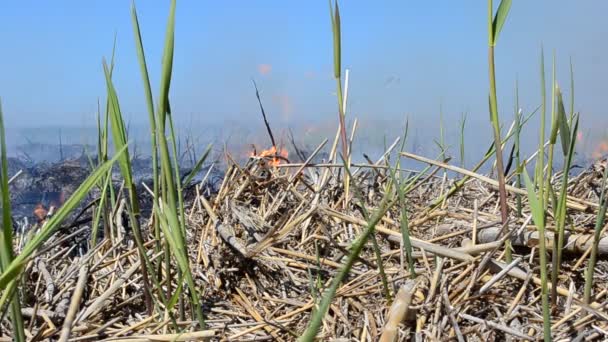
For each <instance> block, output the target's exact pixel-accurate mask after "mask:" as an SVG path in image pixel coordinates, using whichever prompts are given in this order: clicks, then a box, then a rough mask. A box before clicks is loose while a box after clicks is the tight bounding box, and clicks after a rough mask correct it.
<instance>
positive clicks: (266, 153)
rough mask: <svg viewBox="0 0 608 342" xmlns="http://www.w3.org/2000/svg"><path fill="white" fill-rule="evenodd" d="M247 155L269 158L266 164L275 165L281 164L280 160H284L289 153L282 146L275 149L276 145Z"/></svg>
mask: <svg viewBox="0 0 608 342" xmlns="http://www.w3.org/2000/svg"><path fill="white" fill-rule="evenodd" d="M249 156H250V157H257V158H264V159H269V161H268V165H270V166H277V165H279V164H281V161H285V160H286V159H287V157H288V156H289V153H288V152H287V150H286V149H284V148H279V149H278V151H277V147H276V146H272V147H271V148H269V149H267V150H263V151H261V152H260V153H259V154H256V153H255V152H251V154H250V155H249Z"/></svg>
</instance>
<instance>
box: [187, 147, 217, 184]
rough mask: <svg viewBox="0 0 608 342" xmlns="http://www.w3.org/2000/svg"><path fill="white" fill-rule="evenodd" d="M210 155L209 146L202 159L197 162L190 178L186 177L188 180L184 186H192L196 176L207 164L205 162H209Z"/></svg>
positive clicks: (189, 175)
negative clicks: (191, 183)
mask: <svg viewBox="0 0 608 342" xmlns="http://www.w3.org/2000/svg"><path fill="white" fill-rule="evenodd" d="M209 153H211V145H208V146H207V148H206V149H205V152H204V153H203V155H202V156H201V158H200V159H199V160H198V161H197V162H196V165H194V167H193V168H192V170H190V173H189V174H188V176H186V179H185V180H184V182H183V186H186V185H188V184H190V182H191V181H192V179H193V178H194V176H196V174H197V173H198V172H199V171H200V170H201V167H202V166H203V164H204V163H205V160H207V157H209Z"/></svg>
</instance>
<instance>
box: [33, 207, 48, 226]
mask: <svg viewBox="0 0 608 342" xmlns="http://www.w3.org/2000/svg"><path fill="white" fill-rule="evenodd" d="M48 213H49V211H48V210H46V208H45V207H44V205H42V204H41V203H38V204H36V207H35V208H34V216H36V218H37V219H38V222H42V221H44V220H45V219H46V215H47V214H48Z"/></svg>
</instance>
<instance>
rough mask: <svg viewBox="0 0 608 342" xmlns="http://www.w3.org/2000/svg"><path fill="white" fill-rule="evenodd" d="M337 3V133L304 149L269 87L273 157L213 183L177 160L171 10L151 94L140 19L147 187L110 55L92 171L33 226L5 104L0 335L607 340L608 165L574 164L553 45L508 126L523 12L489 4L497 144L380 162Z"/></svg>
mask: <svg viewBox="0 0 608 342" xmlns="http://www.w3.org/2000/svg"><path fill="white" fill-rule="evenodd" d="M329 7H330V14H331V15H330V19H331V25H332V34H333V38H334V76H335V79H336V94H337V113H338V120H337V124H336V126H337V127H338V128H337V130H336V134H335V136H332V137H329V139H325V140H324V141H323V142H322V143H320V144H319V145H318V147H317V148H316V149H315V150H314V151H313V152H311V153H305V152H303V151H301V150H299V149H298V146H297V145H296V144H295V143H294V144H293V146H292V147H293V148H290V151H289V153H288V151H287V150H286V149H285V148H283V147H281V146H280V145H279V144H277V142H276V141H275V138H274V136H273V133H272V129H271V125H270V123H269V121H268V119H267V116H266V113H265V111H264V106H263V104H262V103H263V99H262V98H260V95H259V93H258V92H257V85H255V83H254V86H255V88H256V89H255V90H256V95H257V99H258V101H259V104H260V111H261V114H262V118H263V120H264V123H265V125H266V128H267V133H268V136H269V140H270V148H269V149H268V150H264V151H261V152H257V151H256V152H254V153H252V155H251V157H250V158H249V159H248V160H247V162H246V163H239V162H236V161H234V159H233V158H232V156H231V155H230V153H229V151H225V154H224V159H225V160H226V166H225V168H224V170H223V178H222V179H221V182H220V184H218V187H217V188H216V189H215V191H209V188H208V184H207V181H208V178H207V176H209V172H207V174H206V176H203V177H202V178H201V174H204V172H203V170H205V169H206V170H210V168H209V164H210V163H209V162H208V157H209V155H210V153H211V152H210V151H211V148H210V147H209V148H208V149H207V150H206V152H205V153H204V154H203V155H202V156H200V158H198V160H197V161H196V162H194V163H193V167H192V168H191V169H189V170H187V171H186V170H182V169H181V168H180V166H181V165H180V163H179V162H178V160H179V154H180V153H179V147H178V143H177V141H178V139H176V136H175V131H174V126H173V114H172V113H171V106H170V101H169V90H170V83H171V82H170V81H171V73H172V65H173V48H174V46H173V45H174V35H175V32H174V29H175V10H176V1H175V0H173V1H172V3H171V9H170V14H169V20H168V24H167V33H166V37H165V49H164V54H163V61H162V65H161V70H162V72H161V78H160V85H159V92H158V93H157V94H155V95H153V92H152V86H151V84H150V80H149V77H148V64H147V62H146V57H145V55H144V49H143V42H142V34H141V32H140V29H139V24H138V19H137V13H136V10H135V7H134V6H133V7H132V20H133V29H134V35H135V38H136V49H137V52H138V58H139V64H140V66H141V74H142V81H143V90H144V94H145V96H146V103H147V112H148V115H149V122H150V137H151V139H150V140H151V151H153V153H152V156H151V166H152V171H151V179H150V180H149V181H146V182H144V184H137V183H140V180H138V178H137V177H136V176H135V175H136V173H137V172H140V171H141V170H138V169H137V167H136V166H134V160H135V159H134V158H132V155H133V151H132V146H131V145H130V144H129V140H128V134H127V129H126V125H125V121H124V118H123V115H122V113H121V109H120V101H119V96H118V94H117V92H116V89H115V88H114V83H113V80H112V72H113V67H114V57H113V56H114V55H113V54H112V58H111V59H110V60H109V61H105V60H104V63H103V66H104V72H105V80H106V86H107V99H106V103H105V106H104V112H101V113H99V115H98V118H97V122H98V139H97V144H96V149H97V150H96V151H94V152H95V154H96V155H95V156H94V157H90V158H89V159H88V163H89V167H90V170H91V171H90V173H89V174H88V175H87V176H86V177H85V179H84V180H83V181H82V183H80V184H74V186H73V189H71V190H70V191H69V193H67V194H65V198H64V197H63V196H64V194H63V192H62V194H61V205H60V206H58V207H57V208H53V209H51V210H49V211H47V210H46V208H44V210H42V209H43V208H37V210H38V211H36V212H35V215H36V217H37V222H34V223H27V221H26V223H25V224H22V225H21V226H19V224H18V223H17V221H15V220H13V215H12V213H11V200H10V199H11V198H12V197H11V191H15V190H14V189H15V187H14V184H12V183H13V182H18V181H19V177H23V175H22V172H21V171H19V172H16V173H14V174H9V171H8V170H9V167H8V157H7V153H6V141H5V130H4V123H3V120H2V110H1V107H0V143H1V146H0V147H1V163H2V168H1V172H0V190H1V194H2V230H1V231H0V243H1V244H2V246H1V247H0V342H5V341H18V342H21V341H62V342H65V341H100V340H101V341H133V342H134V341H138V342H139V341H194V340H213V341H266V340H271V341H275V340H276V341H295V340H299V341H313V340H322V341H403V340H415V341H452V340H453V341H507V340H508V341H522V340H529V341H536V340H542V339H544V340H545V341H551V340H555V341H601V340H607V339H608V313H607V312H606V310H607V309H606V304H607V303H608V288H607V286H606V284H608V279H607V277H608V263H607V262H606V257H607V256H608V236H607V235H606V225H605V215H606V208H607V206H608V200H607V199H606V188H607V186H606V180H607V177H608V166H607V162H606V160H605V159H601V158H600V159H598V160H596V161H595V162H594V163H592V164H591V165H589V166H587V167H586V168H584V169H582V171H581V170H580V169H578V170H577V171H576V172H575V171H574V160H575V155H576V142H577V139H576V138H577V133H578V121H579V115H578V113H576V112H575V109H574V108H575V104H574V98H570V99H564V97H563V94H562V91H561V89H560V86H559V85H558V81H557V80H556V77H555V64H554V65H553V70H554V71H553V77H552V79H551V80H550V81H549V82H547V81H546V80H545V66H544V60H545V58H544V56H542V52H541V61H540V64H541V65H540V70H541V72H540V77H541V84H542V86H541V88H540V89H539V95H540V105H539V106H538V108H537V109H536V110H535V111H534V112H533V113H529V114H524V113H522V112H521V110H518V108H519V103H516V104H515V108H516V110H515V112H514V113H513V118H514V119H513V121H512V123H511V124H510V125H508V126H507V125H504V126H503V125H502V124H501V123H502V120H501V117H500V116H499V113H501V114H502V116H503V119H504V115H505V114H504V113H505V112H504V109H503V110H502V111H499V107H498V101H497V89H496V82H495V77H496V76H495V73H496V70H495V65H494V49H495V48H497V42H498V36H499V33H500V31H501V30H502V28H503V25H504V24H505V23H506V21H507V17H508V13H509V9H510V7H511V1H508V0H502V1H500V4H499V5H498V6H494V4H493V3H492V1H491V0H490V1H488V9H489V11H488V56H489V59H488V60H489V66H490V68H489V74H488V75H489V81H490V82H489V99H488V100H489V109H490V118H491V120H490V122H489V123H488V128H489V129H491V130H492V132H493V136H494V140H493V141H491V142H487V147H488V148H487V152H486V153H485V155H483V156H481V157H480V158H479V161H478V162H477V163H476V164H475V165H474V166H473V167H470V168H464V167H463V166H462V165H460V166H456V165H454V163H450V161H451V158H450V157H449V153H450V152H451V151H449V150H448V149H447V147H446V146H445V144H444V143H443V137H441V139H440V141H439V143H438V145H439V148H440V154H439V156H437V157H436V158H429V157H428V156H421V155H417V154H413V153H410V152H408V151H407V150H405V149H404V146H405V141H406V140H407V133H408V132H407V126H406V128H405V131H404V133H403V136H402V137H399V138H397V139H395V140H394V143H393V144H391V145H390V146H388V147H387V148H386V150H385V151H384V152H383V153H382V154H381V155H377V156H367V155H365V159H366V162H363V163H356V162H354V161H353V151H352V146H353V140H354V139H355V137H356V130H357V120H356V119H352V120H351V119H350V118H349V117H348V116H347V113H346V109H347V106H346V103H347V101H348V84H349V80H348V72H346V73H344V75H343V72H342V66H341V46H340V44H341V38H340V34H341V33H340V21H341V18H340V13H339V8H338V4H337V3H335V4H332V3H331V2H330V6H329ZM571 70H572V68H571ZM573 79H574V76H573V72H572V73H571V80H570V83H569V84H570V87H571V88H572V89H571V92H570V94H574V81H573ZM547 84H548V86H547ZM546 88H548V89H550V91H549V94H547V92H546ZM501 108H503V107H501ZM347 119H348V120H347ZM531 119H534V120H539V121H540V131H538V132H535V131H534V130H530V129H527V127H528V126H527V124H528V123H529V122H530V120H531ZM464 124H465V123H464V120H463V122H462V129H461V132H463V133H462V134H464ZM524 131H525V132H529V133H528V134H535V135H536V134H538V135H539V141H538V144H539V145H538V149H537V150H536V151H535V152H534V153H532V154H531V155H523V154H521V155H520V136H521V134H523V132H524ZM546 132H547V133H548V134H546ZM462 141H464V136H461V142H462ZM480 143H484V142H480ZM459 152H460V154H461V160H462V156H463V155H464V153H465V151H464V144H463V143H461V146H460V151H459ZM297 160H299V161H297ZM319 160H321V161H319ZM296 161H297V162H296ZM558 164H559V165H558ZM406 165H408V167H409V165H416V167H413V168H406ZM66 170H67V169H66ZM481 170H487V173H485V174H484V173H482V171H481ZM201 179H202V180H201ZM19 222H22V221H19Z"/></svg>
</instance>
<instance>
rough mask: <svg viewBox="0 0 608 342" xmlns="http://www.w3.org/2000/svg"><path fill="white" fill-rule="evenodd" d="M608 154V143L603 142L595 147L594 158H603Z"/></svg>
mask: <svg viewBox="0 0 608 342" xmlns="http://www.w3.org/2000/svg"><path fill="white" fill-rule="evenodd" d="M606 153H608V142H607V141H602V142H600V143H599V144H598V145H597V146H596V147H595V150H594V151H593V154H592V157H593V158H595V159H598V158H602V157H603V156H604V155H606Z"/></svg>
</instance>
